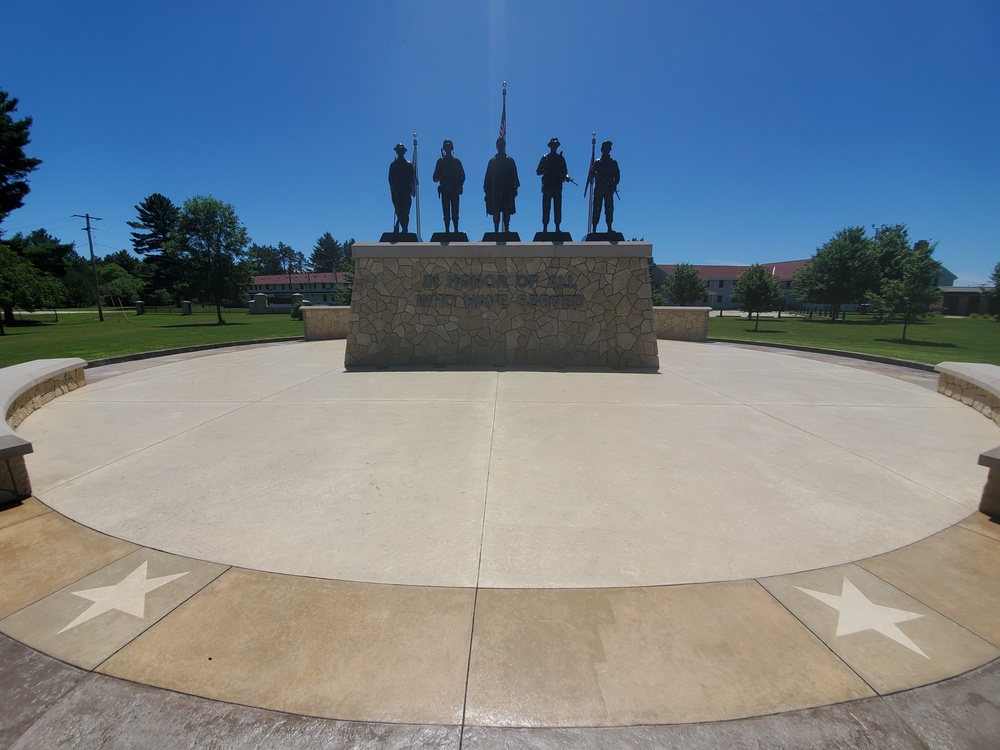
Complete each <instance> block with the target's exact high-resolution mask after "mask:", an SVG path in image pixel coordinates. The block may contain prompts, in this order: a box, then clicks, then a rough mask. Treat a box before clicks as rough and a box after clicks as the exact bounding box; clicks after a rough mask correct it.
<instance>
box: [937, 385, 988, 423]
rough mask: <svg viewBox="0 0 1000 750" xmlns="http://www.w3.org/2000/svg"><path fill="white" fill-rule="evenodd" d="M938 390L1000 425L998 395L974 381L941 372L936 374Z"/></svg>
mask: <svg viewBox="0 0 1000 750" xmlns="http://www.w3.org/2000/svg"><path fill="white" fill-rule="evenodd" d="M938 392H939V393H943V394H944V395H945V396H948V397H949V398H953V399H955V400H956V401H961V402H962V403H963V404H965V405H966V406H971V407H972V408H973V409H975V410H976V411H978V412H980V413H981V414H982V415H983V416H984V417H986V418H987V419H992V420H993V421H994V422H996V423H997V425H1000V396H997V395H996V394H993V393H990V392H989V391H986V390H984V389H982V388H980V387H979V386H978V385H976V384H975V383H970V382H968V381H966V380H962V379H961V378H958V377H955V376H954V375H949V374H947V373H943V372H942V373H940V374H939V375H938Z"/></svg>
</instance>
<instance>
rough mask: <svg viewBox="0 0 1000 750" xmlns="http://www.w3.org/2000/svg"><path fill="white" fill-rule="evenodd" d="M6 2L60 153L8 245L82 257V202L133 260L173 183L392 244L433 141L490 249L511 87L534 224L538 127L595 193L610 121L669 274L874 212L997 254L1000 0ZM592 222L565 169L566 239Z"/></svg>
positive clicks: (511, 146) (295, 222) (522, 220)
mask: <svg viewBox="0 0 1000 750" xmlns="http://www.w3.org/2000/svg"><path fill="white" fill-rule="evenodd" d="M5 5H6V7H5V8H4V10H3V17H4V28H5V33H4V62H3V65H2V69H0V88H2V89H4V90H6V91H8V92H9V93H10V94H11V95H12V96H15V97H17V98H18V99H19V100H20V106H19V108H18V115H20V116H25V115H30V116H31V117H33V118H34V126H33V128H32V143H31V145H30V147H29V149H28V151H29V154H31V155H33V156H37V157H38V158H41V159H42V160H43V162H44V163H43V164H42V166H41V167H40V168H39V169H38V170H37V171H36V172H35V173H34V174H33V175H32V177H31V179H30V184H31V193H30V194H29V195H28V198H27V200H26V203H25V206H24V208H21V209H19V210H17V211H15V212H14V213H12V214H11V215H10V216H9V217H8V218H7V220H6V221H5V223H4V225H3V229H4V231H5V232H6V233H7V234H12V233H14V232H16V231H30V230H32V229H35V228H38V227H44V228H46V229H48V230H49V231H50V232H52V233H53V234H55V235H56V236H58V237H60V238H61V239H63V240H64V241H69V240H75V241H76V242H77V247H78V249H81V250H85V249H86V236H85V235H84V234H83V233H82V231H81V228H82V222H81V221H80V220H79V219H73V218H71V217H72V215H73V214H83V213H90V214H92V215H94V216H99V217H102V219H103V221H101V222H98V223H97V224H96V226H97V227H98V228H99V231H98V232H97V233H95V239H96V242H97V250H98V252H99V253H100V254H106V253H108V252H113V251H115V250H119V249H122V248H129V247H130V242H129V228H128V226H127V225H126V223H125V222H126V221H128V220H130V219H133V218H134V217H135V210H134V208H133V206H134V205H135V204H136V203H139V202H140V201H142V200H143V199H144V198H145V197H146V196H147V195H149V194H151V193H154V192H159V193H163V194H164V195H167V196H168V197H170V198H171V199H172V200H173V201H174V202H175V203H178V204H180V203H181V202H183V200H184V199H185V198H189V197H192V196H195V195H214V196H215V197H216V198H219V199H222V200H224V201H227V202H229V203H232V204H233V205H234V206H235V207H236V210H237V213H238V214H239V216H240V218H241V219H242V220H243V222H244V223H245V224H246V226H247V228H248V230H249V232H250V235H251V237H252V238H253V240H254V241H255V242H258V243H261V244H277V243H278V242H279V241H281V242H285V243H286V244H289V245H291V246H292V247H294V248H295V249H297V250H301V251H302V252H304V253H305V254H306V255H308V254H309V251H310V250H311V248H312V246H313V244H314V243H315V240H316V238H317V237H319V236H320V235H321V234H322V233H324V232H327V231H329V232H331V233H332V234H333V235H334V236H335V237H337V238H338V239H346V238H348V237H354V238H356V239H357V240H359V241H375V240H377V239H378V237H379V235H380V234H381V233H382V232H383V231H387V230H390V229H391V228H392V216H393V214H392V204H391V202H390V199H389V191H388V185H387V181H386V172H387V169H388V165H389V162H390V161H391V160H392V158H393V152H392V148H393V146H394V145H395V144H396V143H397V142H398V141H403V142H404V143H406V145H407V146H408V147H409V148H410V153H409V154H408V156H410V157H412V155H413V153H412V140H413V136H412V133H414V132H416V133H417V134H418V140H419V151H418V154H419V155H418V162H419V173H420V176H421V195H420V197H421V225H422V227H421V228H422V235H423V236H424V238H425V239H426V238H428V237H429V236H430V234H431V233H432V232H433V231H438V230H441V229H443V221H442V218H441V210H440V202H439V201H438V199H437V197H436V194H435V190H434V188H435V185H434V184H433V183H432V182H431V180H430V175H431V172H432V170H433V164H434V161H435V160H436V158H437V157H438V156H439V148H440V145H441V141H442V140H443V139H444V138H451V139H452V140H453V141H454V142H455V155H456V156H457V157H458V158H460V159H461V160H462V161H463V163H464V165H465V170H466V173H467V175H468V179H467V182H466V191H465V195H464V196H463V201H462V209H461V215H462V229H464V230H465V231H467V232H468V233H469V235H470V238H472V239H478V238H479V237H480V236H481V234H482V233H483V232H485V231H489V230H491V229H492V224H491V222H490V220H489V219H488V217H487V216H486V214H485V209H484V204H483V194H482V178H483V174H484V172H485V167H486V163H487V161H488V160H489V158H490V157H491V156H492V155H493V153H494V147H493V142H494V140H495V139H496V134H497V126H498V123H499V118H500V106H501V89H502V86H501V83H502V81H504V80H506V81H507V82H508V96H507V130H508V152H509V153H510V155H511V156H513V157H514V159H515V160H516V161H517V164H518V170H519V173H520V177H521V182H522V186H521V191H520V193H519V196H518V211H517V214H516V215H515V216H514V218H513V221H512V222H511V228H512V229H513V230H515V231H518V232H520V234H521V236H522V238H524V239H530V238H531V236H532V235H533V233H534V232H535V231H538V230H540V229H541V193H540V182H539V178H538V177H537V176H536V175H535V167H536V165H537V163H538V159H539V157H540V156H541V155H542V154H543V153H544V152H545V151H546V143H547V141H548V139H549V138H550V137H552V136H557V137H558V138H559V139H560V140H561V142H562V150H563V152H564V154H565V156H566V158H567V161H568V163H569V167H570V174H571V176H573V177H574V178H575V179H576V180H577V182H579V183H580V184H581V185H582V184H583V182H584V179H583V178H584V177H585V173H586V167H587V163H588V162H589V159H590V140H591V132H592V131H595V130H596V131H597V138H598V144H599V143H600V141H602V140H604V139H609V140H611V141H613V142H614V150H613V156H615V157H616V158H617V159H618V162H619V164H620V167H621V172H622V181H621V186H620V188H621V190H620V192H621V201H620V202H619V203H618V205H617V208H616V217H615V225H616V228H617V229H619V230H620V231H622V232H623V233H624V234H625V236H626V238H628V237H633V236H635V237H643V238H645V239H646V240H647V241H650V242H652V243H653V252H654V256H655V258H656V260H657V262H660V263H675V262H679V261H686V262H690V263H720V264H729V263H753V262H758V261H761V262H767V261H778V260H792V259H797V258H804V257H809V256H810V255H811V254H812V253H813V251H814V250H815V249H816V248H817V247H818V246H820V245H822V244H823V243H824V242H825V241H826V240H828V239H829V238H830V237H831V236H832V235H833V234H834V233H835V232H836V231H837V230H839V229H842V228H844V227H847V226H856V225H863V226H866V227H869V232H870V231H871V228H870V225H872V224H878V225H881V224H883V223H888V224H893V223H905V224H906V225H907V226H908V227H909V229H910V236H911V238H912V239H929V240H933V241H937V242H938V243H939V244H938V248H937V251H936V257H938V259H939V260H941V261H942V262H943V263H944V264H945V266H946V267H948V268H949V269H950V270H951V271H953V272H954V273H956V274H957V275H958V277H959V280H958V282H957V283H959V284H962V283H968V284H972V283H980V282H983V281H985V280H986V279H987V278H988V276H989V274H990V272H991V271H992V269H993V266H994V265H995V264H996V263H997V262H1000V240H998V238H1000V140H998V137H997V134H998V133H1000V85H998V82H1000V43H998V42H997V40H998V39H1000V3H997V2H996V0H981V1H979V0H951V1H950V2H947V3H945V2H939V1H937V0H935V1H934V2H926V1H925V0H864V1H856V0H838V2H835V3H831V2H828V1H826V2H815V1H813V0H759V1H758V2H737V1H736V0H730V2H720V1H718V0H698V1H697V2H695V1H694V0H691V1H690V2H689V1H684V2H678V1H674V0H660V1H658V2H633V1H630V0H619V1H618V2H614V3H608V2H591V1H590V0H572V1H565V2H564V1H547V0H530V1H529V0H525V1H521V0H509V1H507V2H504V1H503V0H490V1H488V2H474V1H473V0H426V1H423V2H389V1H383V0H371V1H370V2H365V3H346V2H343V3H341V2H331V1H330V0H306V1H302V2H299V1H296V2H288V3H275V2H273V1H267V2H262V1H260V0H242V1H241V2H239V3H236V2H212V1H211V0H198V1H197V2H189V0H178V1H176V2H171V3H155V4H153V3H137V2H134V0H132V1H130V2H127V3H126V2H116V1H109V2H100V3H82V2H79V0H74V1H73V2H69V1H68V0H33V2H30V3H13V2H10V3H6V4H5ZM586 223H587V220H586V200H585V198H584V197H583V188H582V187H580V188H577V187H575V186H573V185H567V186H566V190H565V193H564V220H563V228H564V229H567V230H569V231H570V232H571V233H572V234H573V237H574V239H581V238H582V234H583V233H584V231H585V229H586ZM414 224H415V221H413V220H411V227H412V226H413V225H414Z"/></svg>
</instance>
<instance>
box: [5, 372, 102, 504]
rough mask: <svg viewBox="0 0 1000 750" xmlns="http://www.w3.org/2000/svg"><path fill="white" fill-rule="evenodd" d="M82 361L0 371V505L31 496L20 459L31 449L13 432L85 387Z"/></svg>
mask: <svg viewBox="0 0 1000 750" xmlns="http://www.w3.org/2000/svg"><path fill="white" fill-rule="evenodd" d="M86 366H87V363H86V361H84V360H82V359H79V358H75V357H74V358H66V359H36V360H33V361H31V362H23V363H21V364H18V365H11V366H10V367H4V368H0V402H2V403H3V413H4V417H5V418H4V420H3V422H2V423H0V503H5V502H11V501H16V500H23V499H24V498H26V497H28V496H29V495H30V494H31V482H30V480H29V478H28V471H27V469H26V468H25V465H24V456H26V455H27V454H29V453H31V452H32V451H33V448H32V446H31V443H30V442H29V441H28V440H25V439H24V438H22V437H21V436H19V435H18V434H17V433H16V432H14V430H15V429H16V428H17V426H18V425H19V424H21V422H23V421H24V418H25V417H27V416H28V415H29V414H31V412H33V411H34V410H35V409H37V408H39V407H40V406H42V405H43V404H47V403H48V402H49V401H51V400H52V399H54V398H56V397H57V396H61V395H62V394H64V393H68V392H69V391H72V390H76V389H77V388H79V387H80V386H81V385H85V384H86V382H87V381H86V378H85V377H84V374H83V370H84V368H85V367H86Z"/></svg>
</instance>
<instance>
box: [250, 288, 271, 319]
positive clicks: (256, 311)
mask: <svg viewBox="0 0 1000 750" xmlns="http://www.w3.org/2000/svg"><path fill="white" fill-rule="evenodd" d="M266 312H267V295H266V294H264V292H257V294H255V295H254V296H253V299H252V300H251V301H250V314H251V315H264V314H265V313H266Z"/></svg>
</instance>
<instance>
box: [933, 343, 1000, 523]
mask: <svg viewBox="0 0 1000 750" xmlns="http://www.w3.org/2000/svg"><path fill="white" fill-rule="evenodd" d="M934 369H935V370H937V372H938V392H939V393H943V394H944V395H946V396H949V397H950V398H953V399H956V400H958V401H961V402H962V403H963V404H965V405H966V406H971V407H972V408H973V409H975V410H976V411H978V412H980V413H981V414H982V415H983V416H984V417H986V418H987V419H991V420H993V421H994V422H996V424H997V425H998V426H1000V367H998V366H997V365H985V364H982V363H979V362H942V363H941V364H939V365H938V366H937V367H935V368H934ZM979 465H980V466H985V467H987V468H988V469H989V470H990V473H989V476H988V477H987V478H986V486H985V487H984V488H983V497H982V500H980V502H979V510H980V512H982V513H985V514H986V515H988V516H990V517H991V518H1000V445H998V446H997V447H996V448H992V449H990V450H988V451H984V452H983V453H980V454H979Z"/></svg>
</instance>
